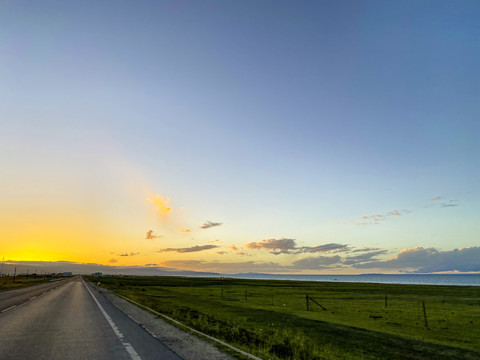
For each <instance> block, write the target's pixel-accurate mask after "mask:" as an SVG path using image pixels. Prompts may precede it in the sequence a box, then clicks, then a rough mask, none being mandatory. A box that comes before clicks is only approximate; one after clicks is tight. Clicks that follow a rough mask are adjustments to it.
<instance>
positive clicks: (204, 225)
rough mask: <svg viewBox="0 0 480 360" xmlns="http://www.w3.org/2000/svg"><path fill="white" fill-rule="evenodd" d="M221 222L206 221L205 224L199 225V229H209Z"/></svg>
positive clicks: (219, 224)
mask: <svg viewBox="0 0 480 360" xmlns="http://www.w3.org/2000/svg"><path fill="white" fill-rule="evenodd" d="M222 224H223V223H221V222H213V221H207V222H206V223H205V224H203V225H202V226H200V229H210V228H212V227H215V226H221V225H222Z"/></svg>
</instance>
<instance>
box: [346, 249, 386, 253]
mask: <svg viewBox="0 0 480 360" xmlns="http://www.w3.org/2000/svg"><path fill="white" fill-rule="evenodd" d="M376 250H380V249H379V248H362V249H355V250H353V251H352V252H354V253H355V252H364V251H376Z"/></svg>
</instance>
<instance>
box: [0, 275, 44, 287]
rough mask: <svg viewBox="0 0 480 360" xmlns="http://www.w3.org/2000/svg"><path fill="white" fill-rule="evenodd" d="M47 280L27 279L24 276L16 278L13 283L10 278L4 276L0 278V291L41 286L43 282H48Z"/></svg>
mask: <svg viewBox="0 0 480 360" xmlns="http://www.w3.org/2000/svg"><path fill="white" fill-rule="evenodd" d="M49 280H50V278H46V277H32V276H30V277H28V278H27V277H26V276H17V277H16V278H15V282H13V277H12V276H4V277H1V278H0V291H2V290H10V289H16V288H21V287H26V286H32V285H36V284H41V283H43V282H48V281H49Z"/></svg>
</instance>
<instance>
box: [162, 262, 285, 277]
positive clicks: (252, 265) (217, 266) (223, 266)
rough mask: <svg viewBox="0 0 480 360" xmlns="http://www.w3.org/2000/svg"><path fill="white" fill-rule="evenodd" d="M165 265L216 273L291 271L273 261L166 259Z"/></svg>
mask: <svg viewBox="0 0 480 360" xmlns="http://www.w3.org/2000/svg"><path fill="white" fill-rule="evenodd" d="M163 264H164V265H165V266H168V267H171V268H176V269H191V270H197V271H212V272H218V273H230V274H232V273H238V272H264V273H276V272H286V271H291V269H290V268H289V267H287V266H283V265H280V264H278V263H275V262H255V261H242V262H216V261H204V260H166V261H164V262H163Z"/></svg>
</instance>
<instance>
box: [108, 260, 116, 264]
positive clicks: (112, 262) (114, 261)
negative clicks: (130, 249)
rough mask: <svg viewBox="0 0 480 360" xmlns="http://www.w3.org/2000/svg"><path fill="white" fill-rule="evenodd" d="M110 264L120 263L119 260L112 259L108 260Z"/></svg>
mask: <svg viewBox="0 0 480 360" xmlns="http://www.w3.org/2000/svg"><path fill="white" fill-rule="evenodd" d="M108 262H109V263H110V264H115V263H116V262H118V260H117V259H110V260H108Z"/></svg>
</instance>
